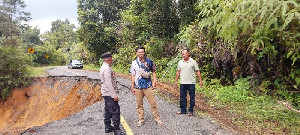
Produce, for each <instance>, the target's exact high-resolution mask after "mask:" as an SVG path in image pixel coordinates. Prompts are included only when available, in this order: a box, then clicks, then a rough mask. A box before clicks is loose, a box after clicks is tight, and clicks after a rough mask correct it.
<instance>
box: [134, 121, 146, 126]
mask: <svg viewBox="0 0 300 135" xmlns="http://www.w3.org/2000/svg"><path fill="white" fill-rule="evenodd" d="M144 124H145V122H144V121H141V120H139V121H138V122H137V124H136V126H137V127H140V126H142V125H144Z"/></svg>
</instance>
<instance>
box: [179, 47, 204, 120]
mask: <svg viewBox="0 0 300 135" xmlns="http://www.w3.org/2000/svg"><path fill="white" fill-rule="evenodd" d="M181 55H182V57H183V60H180V61H179V62H178V68H177V73H176V76H175V84H174V86H175V88H177V85H178V84H177V81H178V78H179V76H180V112H177V114H186V113H187V110H186V108H187V98H186V96H187V92H189V95H190V108H189V112H188V113H187V114H188V116H193V113H194V106H195V84H196V79H195V72H196V74H197V76H198V79H199V84H200V87H201V88H202V87H203V84H202V78H201V73H200V70H199V67H198V64H197V62H196V61H195V60H193V59H192V58H191V57H190V53H189V50H188V49H183V50H182V51H181Z"/></svg>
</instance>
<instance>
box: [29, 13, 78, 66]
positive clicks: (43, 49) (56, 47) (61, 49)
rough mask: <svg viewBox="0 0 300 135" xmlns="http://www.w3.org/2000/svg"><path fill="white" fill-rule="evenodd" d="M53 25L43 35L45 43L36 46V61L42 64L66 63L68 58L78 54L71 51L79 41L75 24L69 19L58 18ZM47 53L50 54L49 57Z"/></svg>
mask: <svg viewBox="0 0 300 135" xmlns="http://www.w3.org/2000/svg"><path fill="white" fill-rule="evenodd" d="M51 25H52V27H51V30H50V31H48V32H46V33H44V34H43V35H42V39H43V44H42V45H41V46H38V47H36V52H35V54H34V62H35V63H37V64H41V65H48V64H51V65H65V64H66V62H67V61H68V59H72V57H75V56H73V55H76V54H73V55H72V53H71V49H73V45H74V44H76V43H78V40H77V37H76V32H75V31H74V28H75V26H74V24H70V22H69V20H68V19H66V20H64V21H62V20H60V19H58V20H56V21H53V22H52V23H51ZM45 55H49V58H46V57H45ZM78 55H79V54H78Z"/></svg>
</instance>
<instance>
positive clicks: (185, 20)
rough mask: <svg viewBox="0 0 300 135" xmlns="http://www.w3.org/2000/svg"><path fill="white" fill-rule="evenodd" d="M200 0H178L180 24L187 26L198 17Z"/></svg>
mask: <svg viewBox="0 0 300 135" xmlns="http://www.w3.org/2000/svg"><path fill="white" fill-rule="evenodd" d="M197 2H198V0H178V14H179V18H180V25H181V26H186V25H189V24H190V23H191V22H194V21H195V19H197V16H198V14H199V11H198V10H196V6H197Z"/></svg>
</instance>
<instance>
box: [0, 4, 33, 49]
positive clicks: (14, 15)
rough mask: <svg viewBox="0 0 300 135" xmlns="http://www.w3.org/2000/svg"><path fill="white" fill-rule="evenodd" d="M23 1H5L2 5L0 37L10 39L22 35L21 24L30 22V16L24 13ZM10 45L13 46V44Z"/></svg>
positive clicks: (0, 10) (0, 11) (0, 9)
mask: <svg viewBox="0 0 300 135" xmlns="http://www.w3.org/2000/svg"><path fill="white" fill-rule="evenodd" d="M25 7H26V5H25V3H24V1H23V0H3V1H1V3H0V37H10V40H12V36H15V35H19V34H20V33H21V29H20V28H22V26H24V25H23V24H22V23H21V22H22V21H25V22H26V21H28V20H30V14H29V13H28V12H25V11H23V9H24V8H25ZM10 45H13V43H11V44H10Z"/></svg>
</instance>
